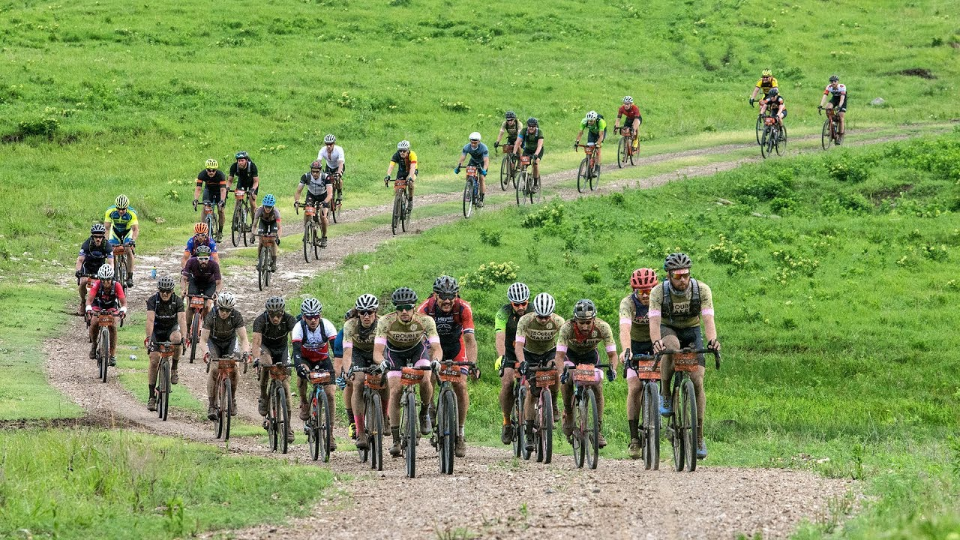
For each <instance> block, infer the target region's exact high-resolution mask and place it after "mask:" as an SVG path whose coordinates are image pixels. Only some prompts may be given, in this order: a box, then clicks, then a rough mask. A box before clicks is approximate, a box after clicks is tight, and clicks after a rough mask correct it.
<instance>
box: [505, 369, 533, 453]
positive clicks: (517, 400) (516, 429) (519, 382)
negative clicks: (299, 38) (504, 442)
mask: <svg viewBox="0 0 960 540" xmlns="http://www.w3.org/2000/svg"><path fill="white" fill-rule="evenodd" d="M526 382H527V377H526V375H524V374H523V373H521V372H520V370H519V369H515V370H514V381H513V409H511V410H510V427H511V428H513V457H522V458H523V459H530V452H527V447H526V443H525V441H524V439H525V438H526V433H524V427H523V425H524V424H523V420H524V415H523V405H524V403H525V402H526V401H527V386H526V384H525V383H526Z"/></svg>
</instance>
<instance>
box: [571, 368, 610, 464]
mask: <svg viewBox="0 0 960 540" xmlns="http://www.w3.org/2000/svg"><path fill="white" fill-rule="evenodd" d="M609 367H610V364H603V363H596V364H577V365H576V366H575V368H574V369H573V370H572V374H571V375H570V376H571V378H572V380H573V395H572V396H571V406H572V409H573V416H574V425H573V432H572V433H571V435H570V444H571V445H572V446H573V459H574V462H575V463H576V465H577V467H578V468H582V467H583V465H584V463H586V464H587V466H588V467H589V468H591V469H596V468H597V463H598V461H599V457H600V455H599V451H600V448H599V436H600V423H601V422H602V420H601V419H600V412H599V408H598V406H597V399H598V398H597V392H601V391H602V390H595V389H599V388H601V385H602V384H603V375H602V371H601V370H602V369H603V368H609ZM565 371H567V372H570V371H571V370H570V368H569V366H568V367H567V368H565ZM591 417H592V419H591ZM588 424H589V425H588Z"/></svg>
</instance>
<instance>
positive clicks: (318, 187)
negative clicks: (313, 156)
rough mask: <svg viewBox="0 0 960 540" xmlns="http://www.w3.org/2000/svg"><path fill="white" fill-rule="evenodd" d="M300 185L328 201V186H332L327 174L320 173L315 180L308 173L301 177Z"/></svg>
mask: <svg viewBox="0 0 960 540" xmlns="http://www.w3.org/2000/svg"><path fill="white" fill-rule="evenodd" d="M300 184H302V185H304V186H307V193H309V194H310V195H313V196H314V197H317V198H320V199H326V198H327V186H328V185H330V177H329V176H328V175H327V174H326V173H320V176H318V177H317V178H314V177H313V174H311V173H309V172H308V173H304V174H303V176H301V177H300ZM274 211H276V210H274Z"/></svg>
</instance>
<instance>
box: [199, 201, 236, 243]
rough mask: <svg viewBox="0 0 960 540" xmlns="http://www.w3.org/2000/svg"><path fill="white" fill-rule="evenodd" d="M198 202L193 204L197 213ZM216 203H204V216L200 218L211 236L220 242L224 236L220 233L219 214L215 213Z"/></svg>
mask: <svg viewBox="0 0 960 540" xmlns="http://www.w3.org/2000/svg"><path fill="white" fill-rule="evenodd" d="M221 204H222V203H221ZM197 206H198V205H197V201H194V202H193V211H194V212H196V211H197ZM213 207H214V203H213V202H212V201H206V200H205V201H203V214H202V215H201V217H200V222H201V223H206V224H207V229H208V230H209V231H210V236H211V237H213V239H214V240H216V241H217V242H220V241H221V240H223V234H222V233H221V232H220V228H219V227H220V221H219V219H218V218H217V216H218V214H217V212H214V211H213ZM234 245H236V244H234Z"/></svg>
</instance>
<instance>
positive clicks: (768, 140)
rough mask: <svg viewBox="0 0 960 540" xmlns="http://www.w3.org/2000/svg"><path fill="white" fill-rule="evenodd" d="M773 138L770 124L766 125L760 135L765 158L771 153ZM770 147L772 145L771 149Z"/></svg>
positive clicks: (762, 154) (762, 152) (761, 153)
mask: <svg viewBox="0 0 960 540" xmlns="http://www.w3.org/2000/svg"><path fill="white" fill-rule="evenodd" d="M772 139H773V136H772V134H771V132H770V126H764V128H763V135H762V136H761V137H760V155H761V156H763V158H764V159H766V158H767V156H768V155H770V149H772V142H773V141H772ZM768 147H770V149H768Z"/></svg>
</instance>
